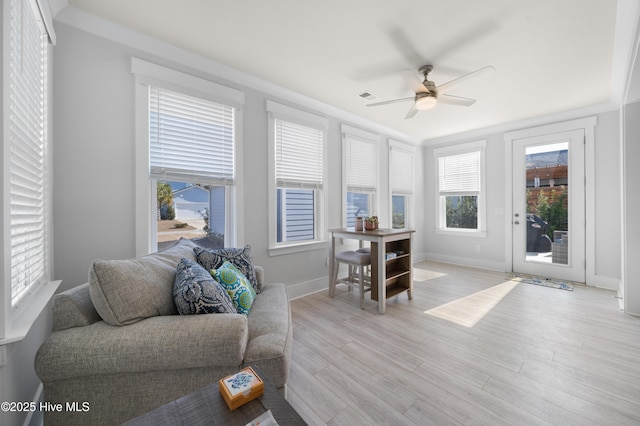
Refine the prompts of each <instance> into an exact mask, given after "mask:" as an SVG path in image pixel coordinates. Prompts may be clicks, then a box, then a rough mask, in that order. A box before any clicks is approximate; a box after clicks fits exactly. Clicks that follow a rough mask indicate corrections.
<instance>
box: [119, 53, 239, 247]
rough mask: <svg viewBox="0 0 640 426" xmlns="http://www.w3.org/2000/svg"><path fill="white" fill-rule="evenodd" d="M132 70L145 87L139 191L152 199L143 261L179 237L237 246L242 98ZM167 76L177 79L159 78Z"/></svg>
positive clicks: (139, 64)
mask: <svg viewBox="0 0 640 426" xmlns="http://www.w3.org/2000/svg"><path fill="white" fill-rule="evenodd" d="M132 66H133V68H134V72H136V74H137V76H138V81H139V83H140V84H139V86H138V88H137V91H136V99H137V108H139V113H140V116H141V117H142V119H141V120H140V121H141V122H140V123H138V125H139V126H140V129H141V130H144V132H141V133H140V134H139V138H140V139H141V140H140V141H139V142H137V143H138V144H139V145H142V146H141V147H139V150H140V151H139V152H140V156H141V158H142V161H141V162H140V163H139V164H138V167H139V168H140V169H142V170H146V173H145V174H144V176H143V175H142V174H140V180H143V181H144V182H142V184H141V185H140V187H139V190H140V192H142V193H144V192H148V195H147V196H145V197H142V198H146V199H147V200H148V204H145V205H146V206H147V208H146V209H145V212H146V213H145V215H146V216H147V217H146V218H144V219H143V220H144V221H146V223H148V224H149V226H148V227H147V228H146V229H148V230H149V232H148V234H147V235H141V236H139V237H140V241H138V242H139V243H140V246H139V249H140V251H141V252H140V254H143V253H144V251H147V252H148V251H156V250H160V249H163V248H165V247H167V246H170V245H171V244H173V243H174V242H175V241H176V240H178V239H180V238H189V239H197V241H198V244H199V245H202V246H204V247H208V248H219V247H224V246H230V245H235V243H236V235H237V234H236V232H235V230H236V222H235V221H234V218H235V217H237V216H238V214H237V212H238V202H237V186H238V185H237V183H238V179H237V176H238V172H237V165H238V164H239V162H238V158H237V157H238V145H239V143H238V140H237V135H238V130H237V129H238V119H239V108H238V106H239V105H241V104H242V101H243V99H244V98H243V95H242V94H241V93H240V92H237V91H234V90H233V89H228V88H225V87H223V86H218V85H216V84H214V83H211V82H208V81H205V80H200V79H197V78H195V77H191V76H188V75H185V74H182V73H178V72H175V71H172V70H167V69H164V68H162V67H159V66H157V65H153V64H149V63H147V62H144V61H140V60H137V59H135V60H134V61H133V62H132ZM161 70H164V73H163V74H162V75H163V76H164V77H165V78H166V77H167V76H169V77H173V78H172V79H170V80H159V79H157V78H154V76H155V75H157V74H158V73H159V72H160V71H161ZM225 94H226V95H227V96H228V99H226V98H225V97H224V95H225ZM221 95H222V96H221ZM138 97H139V98H140V99H138ZM138 102H139V105H138ZM142 121H144V123H143V122H142ZM143 138H144V139H143ZM145 248H146V250H145Z"/></svg>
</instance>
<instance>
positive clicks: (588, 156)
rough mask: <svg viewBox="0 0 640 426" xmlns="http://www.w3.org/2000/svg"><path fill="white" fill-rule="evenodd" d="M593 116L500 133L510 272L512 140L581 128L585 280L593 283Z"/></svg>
mask: <svg viewBox="0 0 640 426" xmlns="http://www.w3.org/2000/svg"><path fill="white" fill-rule="evenodd" d="M596 125H597V117H595V116H591V117H583V118H579V119H575V120H570V121H565V122H562V123H553V124H548V125H545V126H538V127H532V128H527V129H521V130H516V131H513V132H508V133H505V134H504V135H503V139H504V142H505V176H504V181H505V198H504V199H505V207H504V210H505V224H504V226H505V262H504V264H505V268H506V269H505V270H506V271H508V272H511V271H513V259H512V253H513V227H512V224H511V217H512V216H513V182H512V176H513V141H514V140H517V139H524V138H531V137H536V136H543V135H550V134H555V133H562V132H567V131H571V130H584V137H585V177H586V190H585V219H586V227H585V260H586V263H587V265H586V270H585V280H586V284H587V285H593V283H594V282H595V281H596V275H595V243H594V238H595V223H594V218H595V200H594V193H593V191H594V187H595V174H594V170H595V126H596Z"/></svg>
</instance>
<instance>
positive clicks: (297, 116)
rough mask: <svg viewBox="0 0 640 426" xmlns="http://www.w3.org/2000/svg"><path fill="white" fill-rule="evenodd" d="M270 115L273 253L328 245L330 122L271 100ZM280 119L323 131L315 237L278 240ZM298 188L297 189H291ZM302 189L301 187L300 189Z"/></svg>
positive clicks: (288, 252)
mask: <svg viewBox="0 0 640 426" xmlns="http://www.w3.org/2000/svg"><path fill="white" fill-rule="evenodd" d="M266 111H267V116H268V120H267V122H268V124H267V134H268V137H267V140H268V144H267V145H268V153H267V163H268V173H269V194H268V207H269V209H268V213H267V215H268V223H269V225H268V228H269V229H268V231H269V255H270V256H279V255H284V254H290V253H297V252H303V251H309V250H317V249H320V248H326V247H328V239H327V236H326V231H325V225H324V224H325V222H326V216H327V213H326V208H327V202H326V198H327V129H328V127H329V121H328V120H327V119H326V118H325V117H322V116H319V115H316V114H312V113H309V112H305V111H301V110H298V109H295V108H292V107H289V106H286V105H283V104H280V103H277V102H274V101H271V100H267V102H266ZM276 120H282V121H286V122H289V123H293V124H296V125H300V126H305V127H310V128H314V129H318V130H321V131H322V187H321V188H317V189H315V190H314V228H315V229H314V239H313V240H302V241H282V242H278V241H277V240H278V233H277V229H278V212H277V207H278V199H277V198H278V188H280V186H279V185H278V183H277V182H276V162H275V158H276ZM291 189H295V188H291ZM298 189H299V188H298Z"/></svg>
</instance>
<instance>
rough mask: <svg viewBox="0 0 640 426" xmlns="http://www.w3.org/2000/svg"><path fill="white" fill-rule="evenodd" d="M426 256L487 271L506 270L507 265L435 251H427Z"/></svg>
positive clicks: (433, 260)
mask: <svg viewBox="0 0 640 426" xmlns="http://www.w3.org/2000/svg"><path fill="white" fill-rule="evenodd" d="M425 256H426V259H425V260H427V261H430V262H442V263H449V264H452V265H461V266H469V267H472V268H478V269H484V270H487V271H498V272H504V271H505V265H504V264H503V263H500V262H491V261H487V260H484V259H477V258H475V257H461V256H450V255H446V254H441V253H434V252H427V253H425Z"/></svg>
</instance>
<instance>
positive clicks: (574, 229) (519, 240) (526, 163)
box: [512, 130, 585, 282]
mask: <svg viewBox="0 0 640 426" xmlns="http://www.w3.org/2000/svg"><path fill="white" fill-rule="evenodd" d="M512 164H513V218H512V224H513V270H514V272H521V273H526V274H531V275H537V276H543V277H547V278H557V279H565V280H571V281H576V282H584V281H585V194H584V191H585V185H584V182H585V173H584V132H583V131H582V130H576V131H569V132H562V133H555V134H549V135H544V136H536V137H531V138H525V139H517V140H515V141H514V146H513V163H512Z"/></svg>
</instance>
